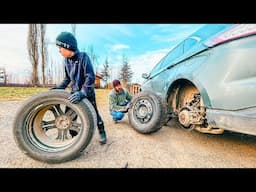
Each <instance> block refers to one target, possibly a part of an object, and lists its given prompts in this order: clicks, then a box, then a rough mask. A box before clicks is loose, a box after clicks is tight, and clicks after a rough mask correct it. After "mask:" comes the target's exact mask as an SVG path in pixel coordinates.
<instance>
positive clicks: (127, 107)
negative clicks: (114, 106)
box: [125, 102, 131, 113]
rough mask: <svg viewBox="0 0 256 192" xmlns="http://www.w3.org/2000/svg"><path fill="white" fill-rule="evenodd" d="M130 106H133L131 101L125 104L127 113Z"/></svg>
mask: <svg viewBox="0 0 256 192" xmlns="http://www.w3.org/2000/svg"><path fill="white" fill-rule="evenodd" d="M130 107H131V103H130V102H129V103H127V105H126V106H125V113H127V112H128V111H129V109H130Z"/></svg>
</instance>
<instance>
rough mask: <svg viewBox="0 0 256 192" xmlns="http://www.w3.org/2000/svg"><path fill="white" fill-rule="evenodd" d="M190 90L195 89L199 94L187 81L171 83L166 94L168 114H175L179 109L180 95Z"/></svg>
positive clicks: (180, 80)
mask: <svg viewBox="0 0 256 192" xmlns="http://www.w3.org/2000/svg"><path fill="white" fill-rule="evenodd" d="M189 88H192V89H196V90H197V91H198V93H200V91H199V89H198V88H197V87H196V86H195V85H194V84H193V83H192V82H191V81H189V80H187V79H179V80H177V81H175V82H174V83H172V85H171V86H170V88H169V90H168V94H167V103H168V112H171V113H174V114H175V113H176V112H177V110H178V108H179V106H178V105H179V103H180V102H181V101H180V95H181V93H182V92H184V91H185V90H187V89H189Z"/></svg>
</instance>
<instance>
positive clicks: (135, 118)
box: [128, 91, 167, 134]
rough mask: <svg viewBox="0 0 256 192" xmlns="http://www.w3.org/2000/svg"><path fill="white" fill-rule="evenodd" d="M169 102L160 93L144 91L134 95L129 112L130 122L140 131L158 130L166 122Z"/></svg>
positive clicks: (144, 132) (150, 131)
mask: <svg viewBox="0 0 256 192" xmlns="http://www.w3.org/2000/svg"><path fill="white" fill-rule="evenodd" d="M166 116H167V104H166V103H165V102H164V101H163V100H162V99H161V97H159V96H158V95H156V94H154V93H152V92H149V91H142V92H140V93H138V94H137V95H135V96H134V98H133V99H132V102H131V108H130V110H129V112H128V118H129V122H130V124H131V125H132V127H133V128H134V129H135V130H136V131H138V132H139V133H143V134H149V133H153V132H156V131H158V130H159V129H161V128H162V126H163V125H164V124H165V123H166Z"/></svg>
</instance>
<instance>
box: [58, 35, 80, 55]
mask: <svg viewBox="0 0 256 192" xmlns="http://www.w3.org/2000/svg"><path fill="white" fill-rule="evenodd" d="M56 45H57V46H60V47H63V48H65V49H68V50H71V51H76V50H77V41H76V38H75V37H74V35H73V34H72V33H69V32H61V33H60V34H59V35H58V36H57V38H56Z"/></svg>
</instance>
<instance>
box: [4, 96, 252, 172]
mask: <svg viewBox="0 0 256 192" xmlns="http://www.w3.org/2000/svg"><path fill="white" fill-rule="evenodd" d="M98 101H99V102H98V108H99V111H100V114H101V115H102V117H103V119H104V122H105V129H106V132H107V137H108V141H107V144H106V145H100V144H99V142H98V139H99V136H98V132H97V131H95V134H94V137H93V139H92V141H91V143H90V144H89V146H88V147H87V148H86V149H85V151H84V153H83V155H81V156H80V157H78V158H76V159H75V160H72V161H69V162H66V163H59V164H47V163H44V162H39V161H36V160H33V159H31V158H30V157H28V156H26V155H25V154H23V153H22V152H21V151H20V150H19V148H18V147H17V145H16V143H15V142H14V138H13V135H12V127H13V120H14V118H15V113H16V111H17V109H18V108H19V106H20V104H21V102H22V101H0V106H1V107H0V149H1V150H0V168H255V167H256V137H254V136H249V135H244V134H238V133H231V132H225V133H224V134H222V135H209V134H202V133H199V132H196V131H187V130H184V129H181V128H178V127H176V126H175V125H174V124H173V123H172V122H170V123H169V124H168V126H164V127H163V128H162V129H160V130H159V131H158V132H156V133H154V134H150V135H143V134H140V133H138V132H136V131H135V130H134V129H133V128H132V127H131V126H130V125H129V121H128V117H127V115H126V116H125V118H124V119H123V120H122V121H121V122H119V123H117V124H114V123H113V121H112V119H111V116H110V114H109V111H108V104H107V102H106V100H104V101H103V100H98Z"/></svg>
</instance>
